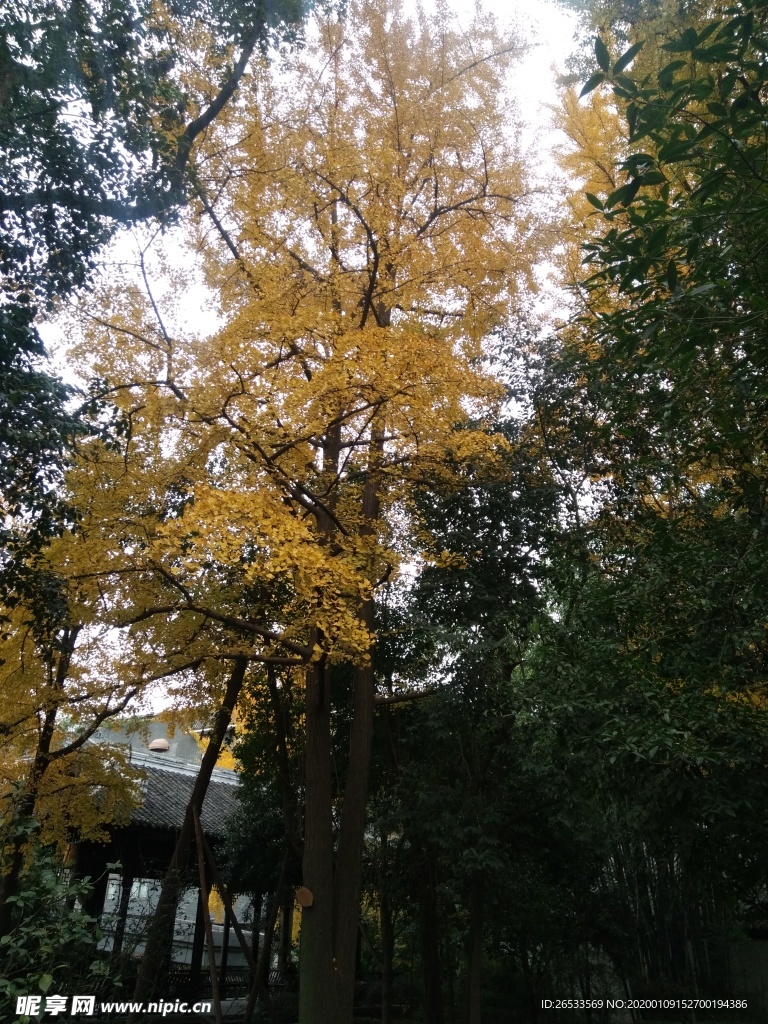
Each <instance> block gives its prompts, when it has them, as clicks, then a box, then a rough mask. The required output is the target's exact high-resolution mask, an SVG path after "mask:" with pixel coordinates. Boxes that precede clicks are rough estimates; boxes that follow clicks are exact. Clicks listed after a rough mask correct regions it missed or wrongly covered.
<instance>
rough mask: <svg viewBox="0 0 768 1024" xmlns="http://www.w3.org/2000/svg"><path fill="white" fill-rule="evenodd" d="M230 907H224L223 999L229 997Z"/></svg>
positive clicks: (220, 969)
mask: <svg viewBox="0 0 768 1024" xmlns="http://www.w3.org/2000/svg"><path fill="white" fill-rule="evenodd" d="M230 923H231V921H230V916H229V908H228V907H226V906H225V907H224V934H223V935H222V937H221V964H220V965H219V993H220V995H221V998H222V999H226V998H227V960H228V958H229V926H230Z"/></svg>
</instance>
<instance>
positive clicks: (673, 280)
mask: <svg viewBox="0 0 768 1024" xmlns="http://www.w3.org/2000/svg"><path fill="white" fill-rule="evenodd" d="M667 285H668V287H669V290H670V291H671V292H673V291H675V289H676V288H677V264H676V263H675V261H674V260H670V261H669V264H668V265H667Z"/></svg>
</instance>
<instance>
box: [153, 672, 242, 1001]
mask: <svg viewBox="0 0 768 1024" xmlns="http://www.w3.org/2000/svg"><path fill="white" fill-rule="evenodd" d="M247 667H248V661H247V660H246V659H245V658H238V659H237V660H236V661H235V663H234V665H233V667H232V672H231V674H230V677H229V681H228V683H227V689H226V693H225V694H224V700H223V701H222V704H221V707H220V708H219V710H218V712H217V714H216V719H215V721H214V724H213V729H212V731H211V737H210V739H209V740H208V746H207V747H206V749H205V753H204V754H203V760H202V762H201V764H200V771H199V772H198V773H197V778H196V779H195V785H194V787H193V789H192V794H191V796H190V798H189V803H188V804H187V810H186V813H185V814H184V821H183V822H182V825H181V829H180V831H179V837H178V839H177V841H176V848H175V849H174V851H173V856H172V857H171V861H170V864H169V865H168V870H167V871H166V873H165V878H164V879H163V887H162V889H161V890H160V896H159V898H158V901H157V907H156V908H155V913H154V915H153V917H152V920H151V922H150V925H149V930H148V932H147V941H146V946H145V948H144V956H143V957H142V959H141V964H140V966H139V973H138V977H137V978H136V987H135V989H134V992H133V998H134V1000H135V1001H136V1002H140V1001H141V1002H148V1001H149V1000H150V999H152V997H153V996H155V995H161V994H162V993H161V992H159V991H158V987H159V985H160V984H161V982H162V980H163V976H164V974H165V971H166V969H167V963H168V956H169V953H170V948H171V944H172V942H173V927H174V922H175V920H176V907H177V905H178V902H179V896H180V894H181V887H182V883H183V880H184V875H185V871H186V868H187V867H188V865H189V857H190V852H191V848H192V841H193V839H194V835H195V821H194V812H195V810H196V811H197V813H198V815H200V814H202V810H203V801H204V800H205V794H206V793H207V792H208V784H209V783H210V781H211V775H212V774H213V769H214V768H215V766H216V761H217V760H218V757H219V754H220V752H221V745H222V743H223V742H224V736H225V735H226V732H227V728H228V727H229V723H230V721H231V719H232V712H233V711H234V708H235V704H236V703H237V699H238V697H239V696H240V691H241V689H242V687H243V680H244V678H245V671H246V669H247Z"/></svg>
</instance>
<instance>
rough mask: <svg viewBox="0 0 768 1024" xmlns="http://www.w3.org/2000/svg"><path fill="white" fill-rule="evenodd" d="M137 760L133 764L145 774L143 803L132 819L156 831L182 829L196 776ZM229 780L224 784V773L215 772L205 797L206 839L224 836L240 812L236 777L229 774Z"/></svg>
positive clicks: (145, 759) (202, 819)
mask: <svg viewBox="0 0 768 1024" xmlns="http://www.w3.org/2000/svg"><path fill="white" fill-rule="evenodd" d="M138 760H139V759H138V758H135V757H134V758H133V763H134V764H136V766H137V767H140V768H141V769H142V771H144V772H146V780H145V782H144V783H143V784H142V790H143V797H144V799H143V802H142V804H141V806H140V807H137V808H136V810H134V812H133V814H132V815H131V821H133V822H136V823H138V824H142V825H150V826H152V827H153V828H172V829H178V828H181V825H182V822H183V821H184V812H185V811H186V809H187V804H188V803H189V798H190V796H191V795H192V787H193V786H194V784H195V776H196V775H197V772H194V773H191V772H186V771H179V770H177V769H176V767H175V766H173V765H171V764H167V763H163V762H159V763H152V762H150V761H149V759H148V758H142V759H141V764H138V763H137V762H138ZM153 761H154V759H153ZM226 776H231V777H232V778H231V780H230V779H228V778H227V779H226V781H225V772H224V771H223V770H222V769H215V774H214V777H213V778H212V779H211V781H210V784H209V786H208V792H207V793H206V795H205V801H204V802H203V813H202V815H201V817H200V821H201V824H202V826H203V831H204V832H205V833H206V834H207V835H215V836H220V835H223V834H224V833H225V832H226V830H227V827H228V824H229V822H230V819H231V818H232V816H233V814H234V813H235V811H236V809H237V798H236V796H235V793H236V789H235V785H236V782H237V775H236V773H235V772H226Z"/></svg>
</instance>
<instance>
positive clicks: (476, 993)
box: [467, 871, 485, 1024]
mask: <svg viewBox="0 0 768 1024" xmlns="http://www.w3.org/2000/svg"><path fill="white" fill-rule="evenodd" d="M484 888H485V881H484V879H483V876H482V874H481V872H479V871H476V872H475V873H474V874H473V875H472V879H471V882H470V891H469V941H468V946H469V948H468V950H467V952H468V961H469V971H468V975H469V986H468V988H469V1014H468V1019H469V1024H481V1021H482V994H483V946H484V941H483V940H484V935H483V928H484V916H485V915H484V896H485V892H484Z"/></svg>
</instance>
